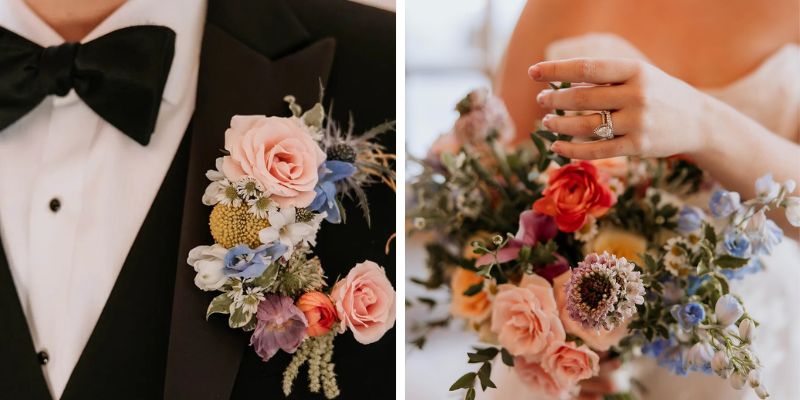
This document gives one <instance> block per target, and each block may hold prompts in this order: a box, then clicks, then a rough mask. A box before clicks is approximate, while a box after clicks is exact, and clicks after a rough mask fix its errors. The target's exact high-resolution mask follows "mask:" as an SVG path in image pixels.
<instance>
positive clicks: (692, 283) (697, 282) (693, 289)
mask: <svg viewBox="0 0 800 400" xmlns="http://www.w3.org/2000/svg"><path fill="white" fill-rule="evenodd" d="M708 279H709V277H708V275H703V276H700V277H698V276H695V275H689V278H688V281H689V284H688V285H687V286H686V294H688V295H689V296H694V294H695V293H697V289H700V286H702V285H703V283H705V282H706V281H707V280H708Z"/></svg>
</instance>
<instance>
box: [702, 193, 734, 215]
mask: <svg viewBox="0 0 800 400" xmlns="http://www.w3.org/2000/svg"><path fill="white" fill-rule="evenodd" d="M741 206H742V204H741V203H740V199H739V193H736V192H729V191H727V190H717V191H716V192H714V194H712V195H711V200H710V201H709V202H708V208H709V209H710V210H711V214H712V215H714V217H716V218H725V217H727V216H729V215H731V214H733V213H734V212H735V211H736V210H738V209H739V208H740V207H741Z"/></svg>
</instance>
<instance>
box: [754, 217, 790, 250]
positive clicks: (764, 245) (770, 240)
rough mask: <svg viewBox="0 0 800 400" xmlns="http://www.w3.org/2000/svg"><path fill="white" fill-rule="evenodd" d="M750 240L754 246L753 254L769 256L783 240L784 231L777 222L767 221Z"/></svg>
mask: <svg viewBox="0 0 800 400" xmlns="http://www.w3.org/2000/svg"><path fill="white" fill-rule="evenodd" d="M750 240H751V242H752V245H753V246H752V247H753V254H757V255H769V254H772V250H773V249H774V248H775V246H777V245H778V244H779V243H780V242H781V241H782V240H783V230H782V229H781V228H780V227H779V226H778V225H777V224H776V223H775V221H773V220H771V219H767V220H766V221H764V225H763V227H762V228H761V229H759V230H757V231H756V232H752V233H750Z"/></svg>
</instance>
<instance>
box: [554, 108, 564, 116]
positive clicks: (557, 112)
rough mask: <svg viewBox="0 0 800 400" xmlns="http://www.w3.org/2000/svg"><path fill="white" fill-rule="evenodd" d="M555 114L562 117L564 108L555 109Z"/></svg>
mask: <svg viewBox="0 0 800 400" xmlns="http://www.w3.org/2000/svg"><path fill="white" fill-rule="evenodd" d="M556 115H558V116H559V117H563V116H564V115H565V114H564V110H556Z"/></svg>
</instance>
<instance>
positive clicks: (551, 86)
mask: <svg viewBox="0 0 800 400" xmlns="http://www.w3.org/2000/svg"><path fill="white" fill-rule="evenodd" d="M547 84H548V85H550V89H553V90H558V89H559V87H558V85H556V84H555V83H553V82H547Z"/></svg>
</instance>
